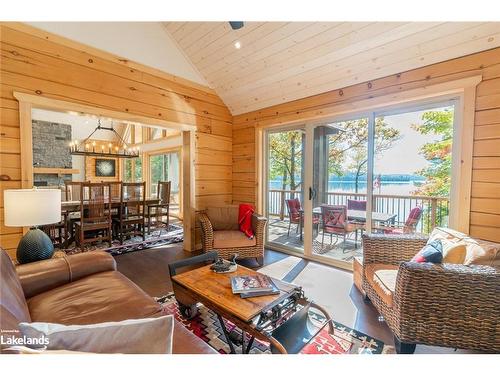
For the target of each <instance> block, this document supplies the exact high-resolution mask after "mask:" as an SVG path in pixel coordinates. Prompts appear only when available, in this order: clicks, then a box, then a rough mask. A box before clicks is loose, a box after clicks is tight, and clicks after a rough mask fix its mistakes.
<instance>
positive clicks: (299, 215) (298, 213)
mask: <svg viewBox="0 0 500 375" xmlns="http://www.w3.org/2000/svg"><path fill="white" fill-rule="evenodd" d="M285 203H286V208H287V211H288V218H289V221H288V236H290V227H291V225H292V224H297V229H296V233H298V231H299V228H300V227H301V225H302V220H303V217H304V211H302V207H301V205H300V201H299V199H298V198H293V199H285ZM313 224H314V225H316V226H318V224H319V217H318V216H317V215H313Z"/></svg>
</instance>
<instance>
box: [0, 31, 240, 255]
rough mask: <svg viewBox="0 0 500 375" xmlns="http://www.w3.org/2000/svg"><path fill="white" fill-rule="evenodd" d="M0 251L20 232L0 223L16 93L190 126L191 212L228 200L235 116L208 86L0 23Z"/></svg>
mask: <svg viewBox="0 0 500 375" xmlns="http://www.w3.org/2000/svg"><path fill="white" fill-rule="evenodd" d="M0 48H1V60H0V61H1V63H0V111H1V112H0V134H1V136H0V157H1V160H0V174H1V175H3V177H2V180H1V181H0V246H2V247H3V248H6V249H9V250H10V253H12V252H13V251H14V249H15V248H16V246H17V243H18V241H19V239H20V238H21V228H8V227H5V226H4V225H3V191H4V190H5V189H12V188H20V187H21V173H20V164H21V158H22V155H21V151H20V150H21V149H20V142H19V112H18V110H19V106H18V102H17V100H15V98H14V96H13V92H15V91H17V92H25V93H30V94H36V95H43V96H46V97H49V98H54V99H59V100H65V101H70V102H75V103H81V104H85V105H89V106H95V107H98V108H104V109H109V110H115V111H120V112H129V113H131V114H137V115H141V116H147V117H151V118H156V119H162V120H167V121H170V122H174V123H182V124H190V125H195V126H196V127H197V132H196V140H195V146H196V148H195V152H196V153H195V176H196V209H203V208H204V207H205V206H206V205H207V204H208V203H210V204H214V203H220V204H223V203H230V202H231V200H232V184H231V178H232V116H231V114H230V112H229V111H228V109H227V108H226V106H225V105H224V103H223V102H222V101H221V100H220V98H219V97H218V96H217V95H216V94H215V92H214V91H213V90H211V89H209V88H207V87H204V86H201V85H199V84H196V83H192V82H189V81H187V80H184V79H181V78H179V77H175V76H172V75H169V74H166V73H163V72H160V71H157V70H155V69H153V68H149V67H146V66H142V65H140V64H137V63H134V62H130V61H127V60H125V59H122V58H120V57H117V56H114V55H111V54H108V53H106V52H103V51H99V50H96V49H93V48H91V47H87V46H84V45H81V44H79V43H76V42H72V41H70V40H68V39H65V38H61V37H58V36H56V35H53V34H50V33H47V32H44V31H41V30H37V29H34V28H31V27H29V26H26V25H23V24H17V23H14V24H11V23H2V24H0Z"/></svg>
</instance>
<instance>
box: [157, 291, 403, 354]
mask: <svg viewBox="0 0 500 375" xmlns="http://www.w3.org/2000/svg"><path fill="white" fill-rule="evenodd" d="M157 301H158V302H159V303H161V304H162V305H163V307H164V309H165V310H166V311H167V312H169V313H170V314H172V315H173V316H174V317H175V319H176V320H177V321H179V322H180V323H182V324H183V325H184V326H185V327H186V328H187V329H188V330H190V331H191V332H193V333H194V334H195V335H196V336H198V337H200V338H201V339H202V340H203V341H205V342H206V343H208V344H209V345H210V346H211V347H213V348H214V349H215V350H216V351H218V352H219V353H221V354H227V353H229V346H228V344H227V341H226V338H225V336H224V333H223V332H222V328H221V325H220V323H219V320H218V319H217V316H216V315H215V314H214V313H213V312H212V311H211V310H209V309H208V308H206V307H205V306H203V305H202V304H198V312H199V313H198V315H197V316H196V317H195V318H194V319H192V320H187V319H185V318H184V317H183V316H182V315H181V314H180V312H179V307H178V305H177V301H176V300H175V297H174V294H173V293H170V294H168V295H166V296H164V297H160V298H157ZM311 319H312V321H313V322H314V321H317V322H318V324H321V321H322V319H324V317H323V316H321V315H317V314H312V315H311ZM224 323H225V325H226V328H227V330H228V332H231V331H233V330H235V329H236V330H238V329H237V328H236V327H235V326H234V324H232V323H231V322H230V321H227V320H225V319H224ZM334 325H335V330H334V334H333V335H330V334H329V333H328V329H327V328H326V327H325V329H323V330H322V331H321V332H320V333H319V334H318V335H317V336H316V337H315V338H314V339H313V340H312V341H311V342H310V343H309V344H307V345H306V346H305V347H304V348H303V349H302V351H301V354H359V353H360V351H363V352H364V353H367V352H369V353H368V354H389V353H393V352H394V348H392V347H391V346H387V345H386V346H384V343H383V342H382V341H379V340H376V339H374V338H373V337H370V336H368V335H365V334H363V333H361V332H359V331H356V330H355V329H352V328H349V327H346V326H344V325H342V324H340V323H337V322H334ZM248 340H249V337H247V338H246V339H245V342H248ZM235 350H236V353H241V346H240V345H235ZM250 353H251V354H271V350H270V349H269V344H268V343H266V342H263V341H260V340H255V341H254V344H253V346H252V349H251V350H250Z"/></svg>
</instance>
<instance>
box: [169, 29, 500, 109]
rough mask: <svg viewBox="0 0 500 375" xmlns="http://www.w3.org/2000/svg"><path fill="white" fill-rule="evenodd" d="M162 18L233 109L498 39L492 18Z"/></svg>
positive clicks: (372, 75) (420, 63) (261, 105)
mask: <svg viewBox="0 0 500 375" xmlns="http://www.w3.org/2000/svg"><path fill="white" fill-rule="evenodd" d="M164 25H165V28H166V30H167V31H168V32H169V33H170V34H171V36H172V37H173V39H174V40H175V41H176V42H177V44H178V45H179V46H180V48H181V49H182V50H183V51H184V53H185V54H186V55H187V57H188V58H189V59H190V60H191V62H192V63H193V65H194V66H195V67H196V68H197V69H198V70H199V72H200V73H201V74H202V75H203V76H204V77H205V79H206V80H207V81H208V83H209V85H210V86H211V87H212V88H213V89H215V91H216V92H217V94H218V95H219V96H220V97H221V99H222V100H223V101H224V102H225V104H226V105H227V106H228V107H229V109H230V111H231V112H232V114H233V115H237V114H241V113H246V112H250V111H254V110H257V109H261V108H266V107H269V106H272V105H276V104H280V103H285V102H289V101H292V100H296V99H300V98H304V97H308V96H311V95H315V94H319V93H322V92H326V91H330V90H335V89H340V88H343V87H346V86H349V85H353V84H356V83H361V82H366V81H370V80H374V79H376V78H381V77H385V76H388V75H391V74H397V73H401V72H404V71H407V70H411V69H415V68H419V67H422V66H426V65H430V64H433V63H437V62H441V61H445V60H449V59H453V58H456V57H460V56H465V55H468V54H471V53H474V52H479V51H483V50H487V49H490V48H495V47H498V46H500V23H498V22H489V23H488V22H327V23H317V22H245V26H244V27H243V28H241V29H239V30H231V28H230V26H229V24H228V23H227V22H166V23H164ZM237 41H239V42H240V44H241V48H239V49H237V48H236V47H235V43H236V42H237Z"/></svg>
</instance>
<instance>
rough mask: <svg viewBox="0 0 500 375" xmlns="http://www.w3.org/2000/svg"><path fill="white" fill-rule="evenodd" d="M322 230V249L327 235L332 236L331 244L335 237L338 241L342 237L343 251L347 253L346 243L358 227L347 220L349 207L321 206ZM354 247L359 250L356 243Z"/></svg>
mask: <svg viewBox="0 0 500 375" xmlns="http://www.w3.org/2000/svg"><path fill="white" fill-rule="evenodd" d="M321 219H322V220H321V228H322V231H323V234H322V236H321V247H323V244H324V242H325V233H327V234H330V243H331V242H332V237H333V235H335V236H336V237H337V239H338V238H339V237H340V236H342V237H343V240H344V242H343V244H342V246H343V247H342V250H343V252H345V250H346V249H345V243H346V238H347V235H349V234H350V233H352V232H354V231H355V230H356V228H357V226H356V225H355V224H353V223H351V222H349V221H348V220H347V206H332V205H328V204H322V205H321ZM354 247H355V248H357V244H356V242H355V243H354Z"/></svg>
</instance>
